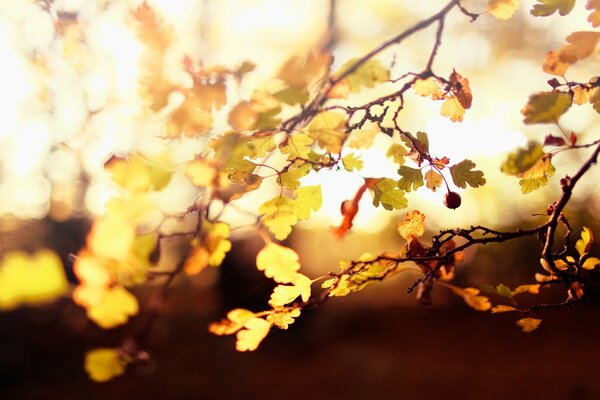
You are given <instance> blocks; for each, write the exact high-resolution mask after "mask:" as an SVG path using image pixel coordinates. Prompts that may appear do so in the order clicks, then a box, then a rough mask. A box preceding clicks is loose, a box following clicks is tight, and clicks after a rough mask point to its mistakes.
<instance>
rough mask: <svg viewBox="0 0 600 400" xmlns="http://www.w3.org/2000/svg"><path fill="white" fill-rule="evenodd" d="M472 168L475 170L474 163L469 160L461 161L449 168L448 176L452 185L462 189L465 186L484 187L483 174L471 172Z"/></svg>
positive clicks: (476, 171)
mask: <svg viewBox="0 0 600 400" xmlns="http://www.w3.org/2000/svg"><path fill="white" fill-rule="evenodd" d="M473 168H475V163H474V162H473V161H471V160H462V161H461V162H459V163H458V164H455V165H453V166H451V167H450V175H451V176H452V181H453V182H454V184H455V185H456V186H458V187H459V188H462V189H464V188H466V187H467V185H469V186H471V187H474V188H476V187H479V186H483V185H485V182H486V181H485V178H484V177H483V172H482V171H478V170H473Z"/></svg>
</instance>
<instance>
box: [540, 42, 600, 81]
mask: <svg viewBox="0 0 600 400" xmlns="http://www.w3.org/2000/svg"><path fill="white" fill-rule="evenodd" d="M599 40H600V32H573V33H571V34H570V35H569V36H567V42H568V44H566V45H564V46H563V47H561V48H560V49H559V50H554V51H550V52H549V53H548V54H547V55H546V58H545V59H544V65H543V69H544V71H545V72H547V73H549V74H553V75H558V76H563V75H564V74H565V72H566V70H567V69H568V68H569V66H570V65H571V64H574V63H576V62H577V61H579V60H581V59H584V58H586V57H589V56H591V55H592V54H593V53H594V50H595V49H596V45H597V44H598V41H599Z"/></svg>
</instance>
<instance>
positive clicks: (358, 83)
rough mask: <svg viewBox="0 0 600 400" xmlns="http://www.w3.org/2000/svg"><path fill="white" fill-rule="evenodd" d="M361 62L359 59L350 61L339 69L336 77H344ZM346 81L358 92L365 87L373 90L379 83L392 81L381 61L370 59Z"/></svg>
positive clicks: (388, 71) (387, 69)
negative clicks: (344, 74)
mask: <svg viewBox="0 0 600 400" xmlns="http://www.w3.org/2000/svg"><path fill="white" fill-rule="evenodd" d="M359 60H360V59H359V58H354V59H352V60H349V61H348V62H346V63H345V64H344V65H343V66H342V67H341V68H340V69H339V71H338V72H337V73H336V74H335V76H340V75H342V74H343V73H345V72H346V71H348V70H349V69H350V68H352V67H353V66H354V65H355V64H356V63H357V62H359ZM345 79H346V80H347V81H348V82H349V83H350V88H351V90H352V91H353V92H358V91H360V90H361V89H362V88H363V87H368V88H372V87H374V86H375V85H376V84H378V83H382V82H386V81H388V80H389V79H390V70H389V68H386V67H384V66H383V65H382V64H381V62H380V61H379V60H373V59H370V60H368V61H366V62H365V63H364V64H362V65H361V66H360V67H358V68H357V69H356V70H355V71H353V72H352V73H351V74H350V75H348V76H347V77H346V78H345Z"/></svg>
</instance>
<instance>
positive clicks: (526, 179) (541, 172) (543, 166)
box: [519, 154, 556, 194]
mask: <svg viewBox="0 0 600 400" xmlns="http://www.w3.org/2000/svg"><path fill="white" fill-rule="evenodd" d="M551 160H552V155H551V154H545V155H544V156H543V157H541V158H539V159H538V160H537V161H536V163H535V164H534V165H533V166H532V167H531V168H529V169H528V170H527V171H525V172H524V173H523V175H522V179H521V180H520V181H519V185H520V186H521V192H522V193H523V194H527V193H530V192H532V191H534V190H537V189H539V188H541V187H542V186H545V185H547V184H548V177H550V176H553V175H554V172H555V171H556V170H555V168H554V166H553V165H552V162H551Z"/></svg>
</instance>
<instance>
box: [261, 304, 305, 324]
mask: <svg viewBox="0 0 600 400" xmlns="http://www.w3.org/2000/svg"><path fill="white" fill-rule="evenodd" d="M299 316H300V309H299V308H277V309H274V310H273V312H272V313H271V314H269V315H268V316H267V321H268V322H269V323H271V324H272V325H275V326H276V327H278V328H279V329H287V328H288V327H289V326H290V325H291V324H293V323H294V318H298V317H299Z"/></svg>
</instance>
